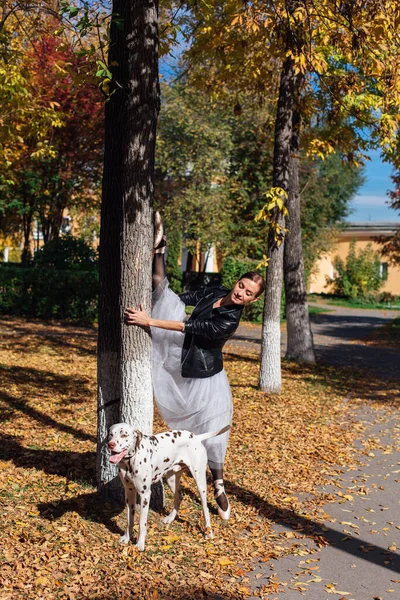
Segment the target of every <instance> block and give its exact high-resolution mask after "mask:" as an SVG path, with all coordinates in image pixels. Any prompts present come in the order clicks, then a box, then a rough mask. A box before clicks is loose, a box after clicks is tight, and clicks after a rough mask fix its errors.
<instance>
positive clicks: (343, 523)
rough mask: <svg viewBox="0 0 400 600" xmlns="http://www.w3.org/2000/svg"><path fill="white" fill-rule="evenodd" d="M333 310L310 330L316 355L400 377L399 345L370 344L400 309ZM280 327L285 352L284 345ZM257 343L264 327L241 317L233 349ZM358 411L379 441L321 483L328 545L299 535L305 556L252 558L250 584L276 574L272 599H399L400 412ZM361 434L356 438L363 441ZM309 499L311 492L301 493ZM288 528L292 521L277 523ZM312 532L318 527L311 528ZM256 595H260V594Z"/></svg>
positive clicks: (323, 530)
mask: <svg viewBox="0 0 400 600" xmlns="http://www.w3.org/2000/svg"><path fill="white" fill-rule="evenodd" d="M329 309H330V310H332V312H329V313H321V314H316V315H313V317H312V330H313V334H314V342H315V348H316V353H317V357H318V360H319V361H320V362H322V363H327V364H331V365H345V366H350V367H356V368H359V367H360V368H365V369H366V373H372V374H373V375H374V376H375V377H379V378H382V379H384V380H387V379H388V378H389V379H391V380H392V381H394V382H395V385H396V382H397V381H399V382H400V355H399V353H398V352H396V351H395V350H394V349H390V348H382V347H377V346H376V345H368V343H367V342H369V341H370V340H371V337H372V335H373V330H374V328H376V327H380V326H382V325H384V324H385V323H387V322H388V321H389V320H390V319H392V318H394V317H396V316H398V315H399V314H400V313H398V312H394V311H392V312H389V311H387V312H384V311H376V310H357V309H346V308H341V307H340V308H339V307H332V306H329ZM285 337H286V335H285V332H283V335H282V352H283V353H284V348H285V343H286V340H285ZM235 348H236V349H239V348H240V349H241V350H246V351H249V352H253V353H254V351H259V348H260V328H257V327H254V326H248V325H246V324H244V325H241V327H240V329H239V330H238V332H237V335H236V337H235V339H234V340H233V341H232V343H231V345H230V347H229V350H228V351H233V352H234V351H235ZM357 419H358V420H359V421H360V422H362V423H363V425H364V426H366V432H365V434H364V436H365V438H367V437H368V438H371V437H373V438H374V439H375V443H376V445H377V446H378V449H374V451H373V452H366V453H364V454H363V455H362V456H363V460H362V465H361V466H360V467H359V468H358V469H357V470H354V471H348V472H344V473H343V472H340V469H338V476H337V480H336V481H334V482H333V483H332V485H330V486H326V487H324V488H322V490H321V491H323V492H326V493H329V494H331V497H332V499H333V501H332V502H329V503H328V504H325V506H324V511H325V512H326V518H325V520H324V523H323V525H322V526H321V531H320V532H317V533H319V534H320V535H321V538H323V539H324V540H325V541H326V544H327V545H326V546H324V545H323V546H317V544H316V542H315V540H314V539H313V538H312V537H309V538H307V537H305V538H303V539H301V540H299V542H301V544H303V545H305V546H306V547H308V548H309V549H310V550H311V552H312V553H311V554H309V555H304V556H295V555H293V554H290V555H289V556H287V557H285V558H282V559H280V560H278V561H271V562H269V563H257V564H255V567H254V571H253V573H252V574H251V575H250V580H251V583H252V585H253V589H255V588H256V587H258V588H259V589H262V586H263V585H268V584H269V583H271V582H273V581H279V582H280V585H279V591H278V592H269V593H267V592H264V593H261V597H262V598H265V599H268V600H275V599H277V600H280V599H281V598H282V600H297V599H299V598H300V597H301V596H303V597H304V598H306V599H307V600H333V599H334V598H337V599H338V600H392V599H393V600H394V599H399V598H400V419H399V418H396V417H390V416H388V414H387V413H385V411H384V410H382V411H381V412H380V413H378V414H377V413H376V412H374V411H372V410H371V409H370V408H369V407H368V406H367V405H365V406H364V407H360V410H359V412H358V413H357ZM361 443H362V440H361V441H360V442H358V444H357V445H358V446H359V447H360V446H361ZM300 499H301V500H305V499H306V497H300ZM274 530H275V531H276V532H280V533H282V534H284V532H285V531H286V532H287V531H289V532H290V531H291V529H290V527H289V526H287V527H285V526H282V525H278V524H276V525H275V526H274ZM314 535H315V533H314ZM258 597H259V596H258Z"/></svg>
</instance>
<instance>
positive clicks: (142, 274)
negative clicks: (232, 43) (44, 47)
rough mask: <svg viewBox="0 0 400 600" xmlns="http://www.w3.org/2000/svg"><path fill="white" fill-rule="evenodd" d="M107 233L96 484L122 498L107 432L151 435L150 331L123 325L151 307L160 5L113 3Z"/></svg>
mask: <svg viewBox="0 0 400 600" xmlns="http://www.w3.org/2000/svg"><path fill="white" fill-rule="evenodd" d="M112 12H113V15H117V18H115V19H113V20H112V23H111V29H110V51H109V61H108V62H109V66H108V69H109V73H110V75H111V77H109V78H108V79H109V81H107V85H106V86H105V85H103V90H106V93H107V94H108V98H107V101H106V106H105V156H104V174H103V196H102V208H101V233H100V268H99V270H100V293H99V337H98V449H97V483H98V487H99V489H100V491H102V492H103V493H104V494H105V495H106V496H111V497H119V496H120V485H119V482H118V478H117V473H116V468H115V466H113V465H112V464H110V463H109V460H108V458H109V454H108V451H107V446H106V442H107V432H108V428H109V427H110V425H112V424H113V423H116V422H118V421H124V422H127V423H130V424H131V425H133V427H135V428H137V429H140V430H141V431H142V432H143V433H145V434H149V433H151V432H152V424H153V390H152V377H151V336H150V331H148V330H144V329H142V328H140V327H128V326H126V325H124V322H123V313H124V309H125V308H126V307H127V306H132V307H139V305H140V304H143V305H144V307H145V309H146V310H148V311H150V310H151V262H152V247H153V194H154V190H153V182H154V148H155V135H156V124H157V116H158V112H159V103H160V97H159V81H158V4H157V3H155V2H153V1H152V0H131V1H130V2H126V1H124V0H114V2H113V8H112Z"/></svg>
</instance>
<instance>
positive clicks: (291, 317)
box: [283, 109, 315, 363]
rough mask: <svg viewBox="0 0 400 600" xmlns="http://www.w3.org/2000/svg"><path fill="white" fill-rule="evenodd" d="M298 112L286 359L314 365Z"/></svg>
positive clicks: (296, 115)
mask: <svg viewBox="0 0 400 600" xmlns="http://www.w3.org/2000/svg"><path fill="white" fill-rule="evenodd" d="M300 120H301V117H300V110H299V109H296V110H294V112H293V133H292V143H291V146H292V148H291V157H290V185H289V198H288V201H287V205H286V206H287V209H288V212H289V215H288V216H287V217H286V227H287V229H288V232H287V234H286V238H285V248H284V258H283V261H284V268H283V270H284V279H285V296H286V329H287V348H286V358H287V359H288V360H295V361H298V362H305V363H315V353H314V343H313V337H312V333H311V326H310V317H309V314H308V304H307V291H306V279H305V274H304V259H303V247H302V243H301V220H300V186H299V164H300V157H299V149H300Z"/></svg>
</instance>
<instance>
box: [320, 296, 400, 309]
mask: <svg viewBox="0 0 400 600" xmlns="http://www.w3.org/2000/svg"><path fill="white" fill-rule="evenodd" d="M308 301H309V302H317V303H318V302H324V303H325V304H330V305H332V306H344V307H346V308H362V309H376V310H398V311H400V299H396V301H395V303H394V305H392V304H391V303H388V302H365V301H362V300H352V299H350V298H348V299H347V298H340V297H335V296H331V295H329V294H309V295H308Z"/></svg>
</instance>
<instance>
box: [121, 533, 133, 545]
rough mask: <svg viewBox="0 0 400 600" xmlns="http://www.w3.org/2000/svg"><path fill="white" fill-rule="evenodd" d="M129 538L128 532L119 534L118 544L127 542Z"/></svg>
mask: <svg viewBox="0 0 400 600" xmlns="http://www.w3.org/2000/svg"><path fill="white" fill-rule="evenodd" d="M130 539H131V538H130V537H129V533H124V535H121V537H120V538H119V543H120V544H129V540H130Z"/></svg>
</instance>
